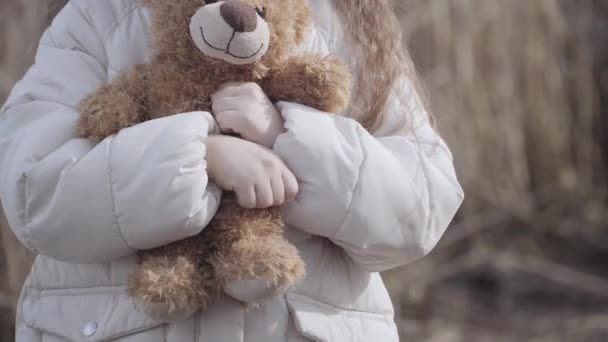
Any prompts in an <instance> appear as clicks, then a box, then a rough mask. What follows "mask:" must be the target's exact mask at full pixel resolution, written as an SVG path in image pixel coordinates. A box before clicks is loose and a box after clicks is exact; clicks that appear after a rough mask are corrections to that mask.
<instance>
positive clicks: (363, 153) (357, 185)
mask: <svg viewBox="0 0 608 342" xmlns="http://www.w3.org/2000/svg"><path fill="white" fill-rule="evenodd" d="M355 127H356V128H355V129H356V133H357V134H356V137H357V142H358V143H359V151H361V161H360V163H359V167H358V168H357V175H356V179H357V180H356V182H355V186H354V187H353V189H352V191H351V193H350V199H349V202H348V206H347V209H346V214H345V215H344V219H343V220H342V224H340V226H339V227H338V229H337V230H336V233H335V234H334V237H336V236H338V234H340V232H341V231H342V229H344V228H345V227H344V226H345V225H346V221H348V218H349V216H350V212H351V210H352V207H353V202H354V201H355V196H356V194H357V192H359V189H360V187H361V174H362V172H363V166H364V165H365V163H366V162H367V159H368V154H367V151H366V150H365V149H364V148H363V143H362V142H361V132H360V129H361V128H360V126H359V124H356V126H355Z"/></svg>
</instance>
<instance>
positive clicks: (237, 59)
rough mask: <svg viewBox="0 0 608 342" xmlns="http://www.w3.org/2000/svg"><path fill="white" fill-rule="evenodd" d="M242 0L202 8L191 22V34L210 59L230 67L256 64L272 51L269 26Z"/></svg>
mask: <svg viewBox="0 0 608 342" xmlns="http://www.w3.org/2000/svg"><path fill="white" fill-rule="evenodd" d="M259 13H260V11H259V10H258V11H256V9H255V8H253V7H251V6H250V5H248V4H247V3H245V2H243V1H241V0H227V1H219V2H215V3H211V4H208V5H205V6H203V7H201V8H200V9H198V11H196V13H195V14H194V15H193V16H192V19H191V20H190V34H191V36H192V40H193V41H194V43H195V45H196V47H197V48H198V49H199V50H200V51H201V52H202V53H203V54H205V55H206V56H209V57H211V58H215V59H221V60H223V61H225V62H228V63H230V64H237V65H244V64H252V63H255V62H256V61H258V60H260V59H261V58H262V56H264V54H265V53H266V51H267V50H268V45H269V42H270V32H269V28H268V23H267V22H266V21H265V20H264V18H262V16H261V15H260V14H259Z"/></svg>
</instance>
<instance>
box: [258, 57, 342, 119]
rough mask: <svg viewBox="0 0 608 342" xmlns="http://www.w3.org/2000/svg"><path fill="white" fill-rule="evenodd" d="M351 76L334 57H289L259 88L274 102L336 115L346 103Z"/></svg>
mask: <svg viewBox="0 0 608 342" xmlns="http://www.w3.org/2000/svg"><path fill="white" fill-rule="evenodd" d="M351 86H352V77H351V74H350V72H349V70H348V67H347V66H346V65H345V64H344V63H343V62H342V61H341V60H340V59H338V58H336V57H321V56H319V55H315V54H304V55H297V56H292V57H290V58H288V59H287V60H286V62H285V63H282V64H281V66H280V67H278V68H276V70H273V71H272V72H271V75H270V76H269V77H268V79H266V80H264V82H262V87H263V88H264V90H265V91H266V93H267V94H268V96H269V97H270V98H271V99H272V100H274V101H293V102H297V103H301V104H304V105H307V106H310V107H313V108H316V109H319V110H322V111H324V112H329V113H336V114H339V113H341V112H342V111H343V110H345V109H346V107H347V106H348V103H349V101H350V91H351Z"/></svg>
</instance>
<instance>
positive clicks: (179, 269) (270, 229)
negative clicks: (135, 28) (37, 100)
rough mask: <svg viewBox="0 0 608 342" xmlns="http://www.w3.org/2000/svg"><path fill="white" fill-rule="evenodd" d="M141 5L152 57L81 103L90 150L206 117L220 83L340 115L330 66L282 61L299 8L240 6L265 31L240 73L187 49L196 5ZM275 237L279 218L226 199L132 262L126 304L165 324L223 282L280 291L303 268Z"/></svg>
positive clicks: (256, 2)
mask: <svg viewBox="0 0 608 342" xmlns="http://www.w3.org/2000/svg"><path fill="white" fill-rule="evenodd" d="M144 1H145V2H146V5H147V6H149V8H150V10H151V13H152V35H153V39H154V44H155V48H156V53H155V56H154V58H153V59H152V61H151V62H150V63H148V64H142V65H138V66H136V67H134V68H133V70H131V71H130V72H128V73H126V74H124V75H122V76H121V77H119V78H118V79H116V80H115V81H114V82H112V83H111V84H108V85H106V86H104V87H102V88H100V89H98V90H97V91H96V92H95V93H93V94H91V95H90V96H88V97H87V98H85V99H84V100H83V101H82V103H81V120H80V122H79V130H80V133H81V135H82V136H84V137H87V138H89V139H91V140H93V141H100V140H102V139H104V138H106V137H108V136H110V135H112V134H115V133H117V132H118V131H120V130H121V129H123V128H126V127H129V126H132V125H135V124H138V123H141V122H143V121H146V120H151V119H155V118H159V117H163V116H168V115H174V114H177V113H183V112H190V111H197V110H201V111H211V100H210V97H211V95H212V94H213V93H214V92H215V91H216V90H217V89H218V88H219V86H220V85H221V84H222V83H224V82H226V81H244V82H256V83H258V84H259V85H260V86H261V87H262V89H263V90H264V91H265V92H266V93H267V95H268V96H269V97H270V98H271V99H272V100H273V101H280V100H287V101H293V102H298V103H302V104H306V105H309V106H312V107H315V108H318V109H320V110H323V111H327V112H335V113H338V112H341V111H342V110H344V109H345V108H346V106H347V104H348V101H349V97H350V88H351V77H350V74H349V72H348V69H347V67H346V66H345V65H344V64H343V63H342V62H341V61H340V60H338V59H336V58H333V57H321V56H317V55H313V54H306V55H301V56H289V51H290V50H291V49H292V48H294V47H295V46H297V45H298V44H299V43H300V42H302V41H303V39H304V38H305V37H306V33H307V27H308V25H309V22H310V13H309V8H308V7H307V5H306V2H305V1H300V0H282V1H270V0H268V1H267V0H242V1H244V2H246V3H247V4H248V5H250V6H254V7H255V6H257V7H264V8H265V10H266V13H265V20H266V21H267V22H268V25H269V31H270V45H269V47H268V51H267V52H266V54H265V55H264V56H263V57H262V58H261V59H260V60H259V61H257V62H255V63H253V64H248V65H233V64H229V63H226V62H224V61H221V60H218V59H213V58H210V57H207V56H205V55H204V54H202V53H201V52H200V51H199V50H198V49H197V48H196V47H195V45H194V43H193V42H192V39H191V37H190V34H189V29H188V22H189V20H190V18H191V17H192V15H193V14H194V13H195V12H196V11H197V10H198V9H199V8H200V7H201V6H203V5H205V3H204V2H203V1H202V0H144ZM228 1H235V0H228ZM282 232H283V222H282V220H281V217H280V214H279V209H277V208H271V209H264V210H246V209H243V208H241V207H240V206H239V205H238V204H237V202H236V199H235V198H234V196H233V195H227V196H224V198H223V199H222V203H221V205H220V208H219V210H218V213H217V214H216V216H215V217H214V218H213V220H212V221H211V223H210V224H209V225H208V226H207V227H206V228H205V229H203V231H202V233H201V234H199V235H197V236H194V237H192V238H188V239H185V240H182V241H178V242H175V243H173V244H169V245H167V246H164V247H160V248H157V249H153V250H149V251H141V252H139V255H138V259H139V266H138V268H137V269H136V271H135V272H134V274H133V275H132V277H131V279H130V284H129V290H130V294H131V295H132V296H133V297H134V300H135V301H136V302H137V303H138V304H139V305H140V306H141V307H142V308H143V309H144V311H145V312H146V313H147V314H148V315H150V316H152V317H154V318H157V319H169V318H174V317H183V316H187V315H189V314H192V313H194V312H196V311H198V310H200V309H204V308H205V307H206V305H207V304H208V302H209V300H211V299H212V297H213V295H214V294H218V293H221V290H222V289H223V287H224V286H225V285H226V284H228V283H230V282H232V281H237V280H249V279H261V280H264V281H266V282H267V283H268V284H271V285H273V286H276V287H277V289H281V290H285V289H287V288H289V287H291V286H293V285H294V284H296V283H297V281H298V280H300V279H301V278H302V277H303V276H304V263H303V262H302V260H301V258H300V257H299V255H298V252H297V250H296V248H295V247H294V246H292V245H291V244H290V243H288V242H287V240H285V239H284V238H283V236H282Z"/></svg>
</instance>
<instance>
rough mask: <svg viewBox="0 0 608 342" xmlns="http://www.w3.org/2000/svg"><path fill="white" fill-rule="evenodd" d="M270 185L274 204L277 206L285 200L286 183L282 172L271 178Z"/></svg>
mask: <svg viewBox="0 0 608 342" xmlns="http://www.w3.org/2000/svg"><path fill="white" fill-rule="evenodd" d="M270 187H271V188H272V197H273V200H274V201H273V202H272V205H274V206H277V205H281V204H283V203H284V202H285V185H284V184H283V177H282V176H281V174H278V175H276V176H275V177H272V178H271V179H270Z"/></svg>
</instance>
